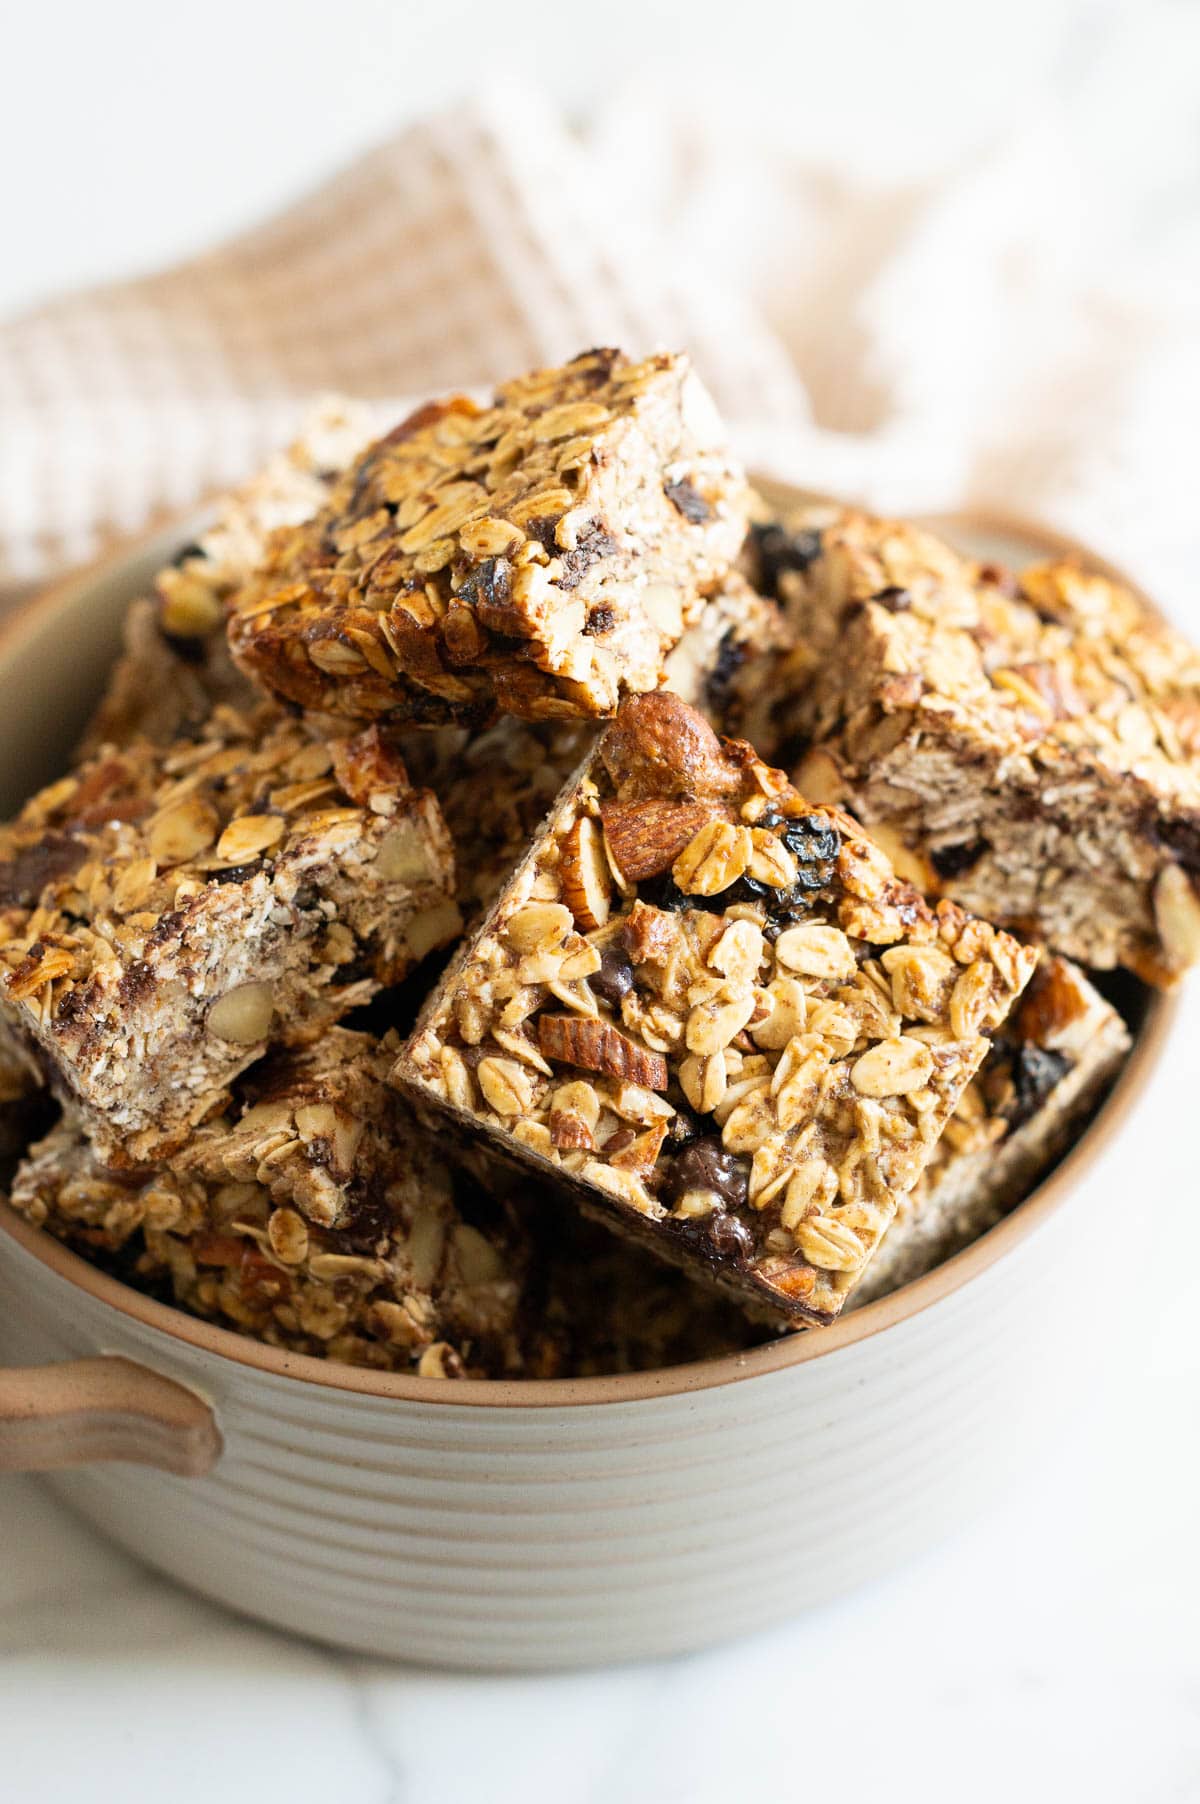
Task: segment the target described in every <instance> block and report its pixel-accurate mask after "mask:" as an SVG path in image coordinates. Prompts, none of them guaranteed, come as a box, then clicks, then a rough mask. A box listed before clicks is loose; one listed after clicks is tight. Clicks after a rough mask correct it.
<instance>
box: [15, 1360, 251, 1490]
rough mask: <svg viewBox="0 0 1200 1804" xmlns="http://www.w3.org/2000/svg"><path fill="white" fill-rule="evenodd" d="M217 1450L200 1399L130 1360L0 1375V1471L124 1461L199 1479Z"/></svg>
mask: <svg viewBox="0 0 1200 1804" xmlns="http://www.w3.org/2000/svg"><path fill="white" fill-rule="evenodd" d="M221 1445H222V1443H221V1434H220V1430H219V1429H218V1427H217V1422H216V1417H215V1416H214V1415H213V1412H212V1410H211V1409H210V1407H209V1405H208V1404H207V1403H206V1402H205V1401H204V1399H203V1398H202V1397H198V1396H197V1395H196V1394H195V1392H194V1391H189V1390H188V1389H186V1387H185V1386H184V1385H182V1384H176V1382H175V1381H174V1379H172V1378H164V1377H162V1376H161V1374H160V1373H158V1372H152V1371H151V1370H150V1369H149V1367H148V1366H142V1365H138V1364H136V1363H135V1361H133V1360H132V1359H122V1358H120V1357H119V1356H118V1355H115V1354H113V1355H109V1354H104V1355H101V1356H100V1357H98V1358H95V1359H67V1360H63V1361H62V1362H61V1363H60V1364H58V1365H47V1366H11V1367H9V1368H8V1369H7V1370H0V1472H51V1471H54V1470H57V1469H59V1468H61V1467H64V1466H90V1465H93V1464H95V1463H96V1462H97V1461H99V1460H131V1461H132V1462H133V1463H134V1464H136V1465H139V1466H157V1467H158V1468H159V1469H160V1470H161V1471H163V1472H174V1473H176V1474H178V1475H179V1476H180V1477H182V1478H202V1477H203V1476H204V1474H205V1473H206V1472H211V1470H212V1468H213V1467H214V1466H215V1465H216V1463H217V1460H218V1459H219V1458H220V1454H221Z"/></svg>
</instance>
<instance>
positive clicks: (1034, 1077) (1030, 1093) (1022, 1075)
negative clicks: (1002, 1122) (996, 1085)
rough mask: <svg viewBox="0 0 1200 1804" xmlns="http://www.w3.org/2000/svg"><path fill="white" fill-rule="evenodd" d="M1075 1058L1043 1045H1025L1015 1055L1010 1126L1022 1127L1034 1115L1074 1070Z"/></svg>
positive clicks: (1008, 1114) (1008, 1118)
mask: <svg viewBox="0 0 1200 1804" xmlns="http://www.w3.org/2000/svg"><path fill="white" fill-rule="evenodd" d="M1071 1065H1072V1060H1070V1059H1069V1058H1068V1057H1067V1056H1066V1054H1065V1053H1062V1052H1048V1051H1047V1050H1046V1048H1045V1047H1043V1046H1030V1045H1026V1046H1022V1047H1020V1048H1019V1049H1018V1051H1017V1052H1016V1054H1015V1055H1014V1057H1013V1062H1012V1081H1013V1100H1012V1102H1011V1103H1010V1104H1009V1106H1008V1108H1007V1109H1005V1111H1004V1114H1005V1117H1006V1119H1007V1121H1008V1124H1009V1126H1010V1128H1015V1127H1020V1126H1021V1124H1022V1123H1023V1122H1026V1121H1028V1120H1029V1118H1030V1116H1031V1115H1033V1114H1035V1113H1036V1111H1037V1110H1038V1109H1039V1108H1040V1107H1041V1105H1042V1103H1043V1102H1044V1101H1045V1100H1046V1098H1047V1096H1049V1094H1050V1092H1051V1090H1053V1089H1055V1088H1056V1086H1057V1085H1059V1084H1060V1083H1061V1082H1062V1080H1063V1078H1064V1077H1065V1076H1066V1075H1067V1072H1068V1071H1069V1070H1070V1069H1071Z"/></svg>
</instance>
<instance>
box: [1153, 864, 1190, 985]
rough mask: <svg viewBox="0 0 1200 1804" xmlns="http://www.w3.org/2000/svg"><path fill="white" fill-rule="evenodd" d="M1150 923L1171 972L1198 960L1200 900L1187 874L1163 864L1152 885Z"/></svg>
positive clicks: (1178, 866) (1172, 866)
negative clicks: (1161, 946) (1152, 914)
mask: <svg viewBox="0 0 1200 1804" xmlns="http://www.w3.org/2000/svg"><path fill="white" fill-rule="evenodd" d="M1154 920H1155V924H1156V925H1157V927H1158V932H1159V937H1160V938H1161V940H1162V943H1163V951H1164V952H1165V953H1166V955H1167V960H1168V962H1169V964H1170V965H1171V967H1172V970H1173V971H1186V970H1187V968H1188V966H1189V965H1194V964H1195V963H1196V960H1197V959H1200V901H1198V900H1197V897H1196V892H1195V890H1194V889H1193V888H1192V884H1191V880H1190V879H1189V877H1188V875H1187V872H1186V871H1185V870H1183V868H1182V867H1181V866H1180V865H1177V864H1166V865H1164V866H1163V868H1162V870H1161V871H1160V872H1159V874H1158V881H1157V883H1156V884H1155V886H1154Z"/></svg>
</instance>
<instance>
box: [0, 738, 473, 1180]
mask: <svg viewBox="0 0 1200 1804" xmlns="http://www.w3.org/2000/svg"><path fill="white" fill-rule="evenodd" d="M453 882H454V873H453V857H452V852H451V847H450V841H449V835H448V834H447V832H446V828H445V824H444V822H443V820H442V817H441V814H440V811H439V809H438V806H437V802H436V801H435V799H434V797H433V796H432V795H431V794H429V792H428V791H425V790H419V789H414V788H412V786H411V785H410V783H409V781H408V777H407V773H406V772H405V769H404V765H403V762H402V761H401V759H400V758H399V756H398V754H397V752H396V750H395V748H394V746H393V745H392V744H391V743H390V741H389V740H388V738H387V736H386V735H385V733H384V732H383V731H382V730H381V729H380V728H378V727H370V728H367V729H365V730H364V731H363V732H361V733H359V734H357V735H355V736H353V737H349V736H344V737H341V738H338V739H332V740H329V739H318V738H314V737H313V736H312V734H311V733H310V732H309V731H308V730H307V729H306V728H305V727H304V726H303V725H302V724H301V723H299V722H296V721H293V720H291V719H289V718H287V717H286V716H283V715H281V714H280V713H279V711H278V710H277V709H276V708H275V706H274V704H273V703H263V704H260V705H259V706H258V708H256V709H254V710H253V711H251V712H250V713H249V714H242V713H239V712H237V711H235V710H232V709H229V708H218V709H216V710H215V711H214V713H213V714H212V715H210V717H209V719H208V720H207V722H206V723H205V725H204V726H203V728H202V729H200V730H199V731H198V732H197V734H196V735H195V736H194V737H190V738H186V739H181V740H179V741H177V742H176V743H175V744H174V745H172V746H170V747H168V748H166V749H165V750H163V749H160V748H157V747H154V746H153V745H151V744H150V743H149V742H148V741H146V740H138V741H136V742H135V743H134V744H133V745H131V746H129V747H128V748H127V749H126V750H124V751H116V750H106V751H104V752H102V753H101V754H100V755H99V756H98V757H97V758H95V759H93V760H91V761H90V762H87V763H85V764H83V765H82V766H80V767H79V768H78V769H77V770H76V771H75V772H73V773H72V774H71V775H69V776H67V777H64V778H63V779H61V781H59V782H57V783H54V784H51V785H50V787H49V788H48V789H44V790H43V791H42V792H41V793H40V794H39V795H37V796H35V797H34V798H33V800H32V801H30V802H29V803H28V804H27V805H26V807H25V809H24V810H23V811H22V813H21V814H20V816H19V817H18V818H17V820H16V821H14V822H13V823H12V824H11V825H9V826H7V827H5V828H3V829H0V1019H4V1020H6V1021H7V1022H8V1023H9V1025H10V1027H11V1028H12V1029H13V1031H14V1032H15V1033H16V1034H17V1035H18V1036H19V1037H20V1039H21V1040H22V1041H23V1042H24V1044H26V1045H27V1046H29V1047H30V1048H32V1049H33V1051H34V1053H35V1054H36V1056H37V1058H38V1060H39V1063H40V1064H41V1065H42V1066H43V1067H44V1069H45V1071H46V1073H47V1076H48V1077H49V1079H50V1081H51V1083H52V1084H53V1085H54V1087H55V1088H56V1089H57V1090H58V1092H59V1094H60V1095H61V1096H62V1097H63V1098H64V1099H72V1100H74V1101H75V1102H76V1103H77V1104H78V1105H79V1107H80V1109H81V1110H82V1112H83V1114H84V1117H85V1120H86V1123H87V1127H88V1130H89V1132H91V1133H92V1134H94V1135H95V1136H96V1138H97V1140H98V1142H99V1143H100V1150H101V1156H102V1157H104V1158H105V1159H107V1160H108V1161H110V1162H113V1163H130V1162H138V1161H140V1160H143V1159H146V1158H150V1157H154V1156H156V1155H157V1154H158V1153H160V1152H161V1150H162V1148H163V1147H164V1145H168V1144H170V1143H171V1142H172V1141H174V1140H178V1139H180V1138H181V1137H183V1136H184V1135H185V1134H186V1131H187V1129H188V1128H189V1127H190V1126H191V1125H192V1124H193V1123H194V1122H196V1121H199V1120H201V1119H202V1118H203V1117H204V1115H205V1114H207V1113H208V1111H209V1110H210V1109H212V1108H213V1107H214V1106H215V1105H217V1104H218V1103H219V1102H220V1100H221V1097H222V1095H223V1093H224V1091H225V1088H226V1086H227V1085H228V1084H229V1082H230V1080H231V1079H232V1078H233V1077H235V1076H236V1075H237V1073H238V1072H239V1071H242V1070H243V1069H244V1068H245V1067H246V1066H247V1065H248V1064H250V1063H251V1061H252V1060H254V1059H256V1058H258V1057H259V1056H260V1055H261V1054H262V1052H263V1051H264V1049H265V1047H266V1046H267V1044H268V1042H269V1041H271V1040H273V1039H276V1038H279V1039H284V1038H292V1039H297V1038H302V1037H304V1036H305V1035H310V1034H315V1033H317V1032H319V1031H320V1030H321V1029H322V1028H324V1027H325V1026H327V1025H328V1023H330V1022H331V1021H334V1020H336V1019H338V1017H339V1016H341V1015H342V1014H344V1013H345V1012H346V1011H347V1010H348V1009H350V1008H352V1007H354V1006H355V1005H356V1004H357V1003H359V1002H362V1001H365V1000H367V998H369V997H370V996H371V995H372V994H374V992H375V990H376V989H377V988H378V987H379V985H381V984H385V983H391V982H394V981H396V980H397V979H398V978H399V977H401V976H403V974H404V973H405V971H406V970H407V969H408V968H409V967H410V966H411V965H412V964H414V963H415V962H416V960H417V959H418V958H419V957H421V956H422V955H423V954H424V953H425V952H427V951H428V950H429V949H430V948H431V947H432V946H434V945H437V944H440V943H444V942H446V941H448V940H449V939H451V938H453V936H454V934H455V932H456V931H457V929H458V920H459V917H458V911H457V908H456V907H455V905H454V903H453V901H452V900H451V897H452V894H453Z"/></svg>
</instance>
